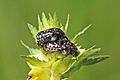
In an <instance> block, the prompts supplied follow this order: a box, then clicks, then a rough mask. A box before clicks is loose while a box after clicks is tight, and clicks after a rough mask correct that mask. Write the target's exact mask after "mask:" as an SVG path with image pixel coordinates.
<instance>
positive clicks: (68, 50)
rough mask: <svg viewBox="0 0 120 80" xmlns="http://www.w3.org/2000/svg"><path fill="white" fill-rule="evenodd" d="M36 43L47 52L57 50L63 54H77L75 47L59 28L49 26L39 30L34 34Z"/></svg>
mask: <svg viewBox="0 0 120 80" xmlns="http://www.w3.org/2000/svg"><path fill="white" fill-rule="evenodd" d="M36 39H37V44H38V46H39V47H41V48H43V49H44V51H46V52H47V53H54V52H59V53H62V54H65V55H69V54H72V55H75V56H76V55H77V53H78V49H77V47H76V46H75V45H74V44H73V43H72V42H70V40H68V38H67V37H66V35H65V33H64V32H63V31H62V30H61V29H59V28H50V29H47V30H44V31H40V32H39V33H38V34H37V35H36Z"/></svg>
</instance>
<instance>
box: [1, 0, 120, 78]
mask: <svg viewBox="0 0 120 80" xmlns="http://www.w3.org/2000/svg"><path fill="white" fill-rule="evenodd" d="M119 8H120V0H0V80H25V78H26V77H27V73H28V72H29V67H28V66H27V64H26V63H25V62H24V60H22V59H21V58H20V55H24V54H28V51H27V50H26V49H25V48H24V47H23V46H22V45H21V44H20V40H23V41H24V42H25V43H26V44H28V45H29V46H31V47H36V44H35V43H34V40H33V38H32V36H31V34H30V32H29V30H28V27H27V23H31V24H33V25H34V26H37V15H38V14H40V15H41V12H43V11H44V12H45V13H46V14H48V13H51V14H53V13H54V12H56V13H57V16H58V18H59V20H60V21H61V22H62V23H63V24H65V21H66V17H67V14H68V13H69V14H70V24H69V29H68V31H69V33H68V36H69V38H70V39H71V38H72V37H73V36H74V35H75V33H77V32H78V31H80V30H82V29H83V28H84V27H85V26H87V25H88V24H90V23H92V24H93V26H92V27H91V28H90V29H89V30H88V31H87V32H86V33H85V34H84V35H82V36H81V38H80V39H79V42H78V43H79V44H80V45H82V46H83V47H84V48H88V47H90V46H92V45H95V44H96V46H97V47H101V48H102V51H101V54H108V55H111V58H110V59H108V60H106V61H104V62H101V63H99V64H96V65H92V66H89V67H82V68H81V70H79V71H77V72H75V73H74V74H73V75H72V76H71V77H70V79H69V80H120V62H119V60H120V59H119V56H120V9H119Z"/></svg>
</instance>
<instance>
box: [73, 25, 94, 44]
mask: <svg viewBox="0 0 120 80" xmlns="http://www.w3.org/2000/svg"><path fill="white" fill-rule="evenodd" d="M90 26H92V24H90V25H88V26H87V27H86V28H84V29H83V30H82V31H80V32H79V33H77V34H76V35H75V37H74V38H73V39H72V42H73V43H75V42H76V41H77V39H78V38H79V36H80V35H82V34H84V32H85V31H86V30H88V28H89V27H90Z"/></svg>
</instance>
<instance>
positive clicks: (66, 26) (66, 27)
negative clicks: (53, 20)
mask: <svg viewBox="0 0 120 80" xmlns="http://www.w3.org/2000/svg"><path fill="white" fill-rule="evenodd" d="M69 19H70V15H69V14H68V17H67V22H66V25H65V33H67V29H68V24H69Z"/></svg>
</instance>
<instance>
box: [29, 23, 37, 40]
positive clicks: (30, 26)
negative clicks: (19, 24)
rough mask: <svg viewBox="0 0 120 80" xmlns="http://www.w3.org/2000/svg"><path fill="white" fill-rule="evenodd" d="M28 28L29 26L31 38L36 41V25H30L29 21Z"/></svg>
mask: <svg viewBox="0 0 120 80" xmlns="http://www.w3.org/2000/svg"><path fill="white" fill-rule="evenodd" d="M28 28H29V30H30V32H31V33H32V35H33V38H34V39H35V42H36V34H37V32H38V30H37V29H36V27H33V25H31V24H29V23H28Z"/></svg>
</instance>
